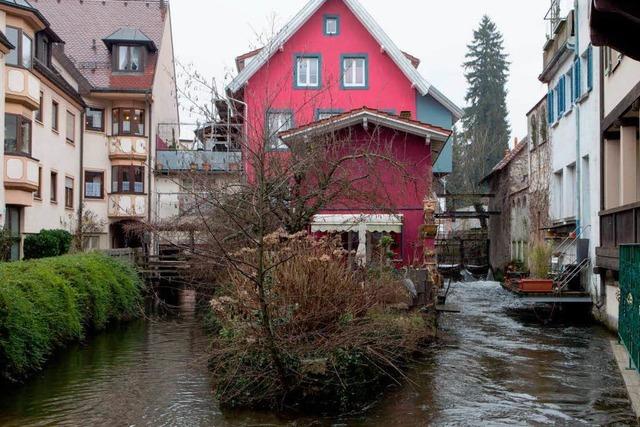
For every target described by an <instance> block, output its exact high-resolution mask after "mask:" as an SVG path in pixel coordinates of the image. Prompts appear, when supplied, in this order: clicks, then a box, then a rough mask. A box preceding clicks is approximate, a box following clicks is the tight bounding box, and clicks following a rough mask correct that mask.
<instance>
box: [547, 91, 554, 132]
mask: <svg viewBox="0 0 640 427" xmlns="http://www.w3.org/2000/svg"><path fill="white" fill-rule="evenodd" d="M547 122H548V123H549V124H552V123H553V90H550V91H549V92H547Z"/></svg>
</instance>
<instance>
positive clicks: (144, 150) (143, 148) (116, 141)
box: [109, 135, 149, 162]
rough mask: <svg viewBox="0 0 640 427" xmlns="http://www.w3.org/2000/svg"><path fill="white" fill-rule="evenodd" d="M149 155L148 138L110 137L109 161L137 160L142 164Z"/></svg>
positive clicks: (132, 136)
mask: <svg viewBox="0 0 640 427" xmlns="http://www.w3.org/2000/svg"><path fill="white" fill-rule="evenodd" d="M148 154H149V138H148V137H146V136H134V135H131V136H110V137H109V159H111V160H139V161H141V162H144V161H146V160H147V156H148Z"/></svg>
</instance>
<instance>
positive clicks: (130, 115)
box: [111, 108, 144, 136]
mask: <svg viewBox="0 0 640 427" xmlns="http://www.w3.org/2000/svg"><path fill="white" fill-rule="evenodd" d="M111 133H112V134H113V135H138V136H144V110H138V109H134V108H114V109H113V110H112V112H111Z"/></svg>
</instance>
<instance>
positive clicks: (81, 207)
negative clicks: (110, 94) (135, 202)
mask: <svg viewBox="0 0 640 427" xmlns="http://www.w3.org/2000/svg"><path fill="white" fill-rule="evenodd" d="M84 115H85V111H84V110H82V112H81V113H80V175H79V179H78V181H79V182H80V188H79V190H80V197H79V200H80V202H79V203H78V235H79V236H80V242H79V245H80V247H79V248H78V249H80V250H82V248H83V243H84V242H83V239H84V233H83V232H82V226H83V223H82V215H83V211H84ZM102 185H103V186H104V183H103V184H102Z"/></svg>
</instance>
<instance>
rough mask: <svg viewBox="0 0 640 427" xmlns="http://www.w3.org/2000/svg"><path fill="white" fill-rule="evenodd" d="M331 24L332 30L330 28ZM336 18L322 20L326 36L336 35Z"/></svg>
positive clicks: (330, 17)
mask: <svg viewBox="0 0 640 427" xmlns="http://www.w3.org/2000/svg"><path fill="white" fill-rule="evenodd" d="M330 24H333V28H331V27H330ZM338 25H339V24H338V18H337V17H336V16H327V17H326V18H325V20H324V33H325V34H326V35H327V36H337V35H338Z"/></svg>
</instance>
